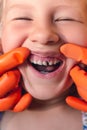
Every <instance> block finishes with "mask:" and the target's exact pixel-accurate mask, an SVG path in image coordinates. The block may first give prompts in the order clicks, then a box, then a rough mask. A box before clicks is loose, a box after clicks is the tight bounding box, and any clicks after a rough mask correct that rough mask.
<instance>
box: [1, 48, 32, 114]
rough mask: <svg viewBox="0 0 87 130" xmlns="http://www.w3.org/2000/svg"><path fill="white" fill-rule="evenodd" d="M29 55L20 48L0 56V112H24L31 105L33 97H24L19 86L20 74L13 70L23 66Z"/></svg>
mask: <svg viewBox="0 0 87 130" xmlns="http://www.w3.org/2000/svg"><path fill="white" fill-rule="evenodd" d="M29 53H30V52H29V50H28V49H27V48H25V47H20V48H17V49H14V50H12V51H10V52H8V53H6V54H3V55H1V56H0V75H1V77H0V111H6V110H12V111H14V112H19V111H23V110H24V109H26V108H27V107H28V106H29V104H30V103H31V100H32V97H31V95H30V94H29V93H26V94H24V95H22V88H21V86H19V85H18V84H19V81H20V78H21V75H20V72H19V71H18V70H17V69H12V68H14V67H17V66H18V65H20V64H22V63H23V62H24V61H25V60H26V58H27V56H28V55H29ZM9 70H10V71H9Z"/></svg>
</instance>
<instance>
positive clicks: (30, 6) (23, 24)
mask: <svg viewBox="0 0 87 130" xmlns="http://www.w3.org/2000/svg"><path fill="white" fill-rule="evenodd" d="M5 2H6V5H5V9H4V11H3V17H2V30H1V34H2V35H1V42H2V48H3V52H4V53H5V52H8V51H10V50H12V49H13V48H17V47H20V46H24V47H27V48H29V50H30V51H31V53H32V54H34V55H38V56H39V58H41V57H45V58H46V57H48V54H49V56H50V57H52V56H54V57H55V56H56V55H57V56H58V57H61V59H62V61H63V67H62V69H61V71H59V72H57V73H56V74H55V75H54V76H50V75H45V76H44V77H43V78H42V77H40V76H37V74H36V73H34V72H33V71H32V69H31V67H30V64H29V63H28V62H27V61H26V62H25V63H24V64H23V65H22V66H20V67H19V69H20V72H21V74H22V77H23V82H24V88H25V89H26V91H28V92H29V93H30V94H31V95H32V96H33V97H34V98H35V99H36V100H38V102H37V104H38V106H39V104H40V103H41V102H43V104H45V105H43V106H49V104H50V103H51V104H52V106H54V107H55V106H56V105H57V106H59V109H58V108H57V112H58V113H62V112H64V109H61V110H60V106H62V107H65V108H67V110H66V113H68V111H72V110H71V109H70V108H68V107H67V106H66V104H65V101H64V98H65V96H66V95H67V93H68V90H69V88H70V86H71V85H72V83H73V82H72V79H71V78H70V76H69V71H70V69H71V68H72V67H73V66H74V65H75V64H76V61H74V60H72V59H69V58H66V57H65V56H64V55H62V54H61V52H60V51H59V49H60V46H61V45H62V44H65V43H67V42H69V43H74V44H78V45H81V46H85V47H86V46H87V40H86V39H87V14H86V13H87V12H86V11H87V10H86V1H85V0H80V1H79V0H73V1H71V0H54V1H53V0H44V1H41V0H32V1H31V0H26V1H25V0H15V1H12V0H9V1H5ZM37 3H38V4H37ZM49 5H50V6H49ZM13 14H14V15H13ZM20 17H22V18H24V17H27V18H28V19H26V18H25V19H19V18H20ZM39 100H41V102H40V101H39ZM42 100H43V101H42ZM49 109H50V107H49ZM52 110H53V111H56V110H54V109H52ZM54 113H55V112H54ZM71 113H73V114H72V115H74V116H76V115H77V116H76V117H77V119H78V120H79V117H80V114H76V112H75V113H74V112H71ZM77 113H78V112H77ZM25 115H26V116H25V118H26V117H27V114H25ZM23 116H24V115H23ZM31 117H32V116H31ZM65 117H66V116H65ZM71 117H72V116H70V117H69V119H72V118H71ZM28 118H29V117H28ZM49 118H50V117H49ZM62 118H63V116H62ZM47 119H48V118H47ZM54 120H55V119H54ZM67 120H68V119H67ZM68 121H69V120H68ZM68 121H67V122H68ZM67 122H66V123H67ZM73 122H74V121H73ZM80 122H81V120H80ZM48 124H49V123H48ZM73 124H74V125H75V126H76V127H75V128H73V129H74V130H75V129H77V128H78V129H81V124H78V123H77V124H75V122H74V123H73ZM73 127H74V126H73ZM79 127H80V128H79ZM57 128H58V127H57ZM70 128H71V127H70ZM50 129H52V128H50ZM65 129H67V127H66V128H65ZM15 130H16V129H15ZM61 130H63V128H62V129H61Z"/></svg>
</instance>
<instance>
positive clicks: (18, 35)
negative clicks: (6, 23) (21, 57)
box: [1, 28, 26, 52]
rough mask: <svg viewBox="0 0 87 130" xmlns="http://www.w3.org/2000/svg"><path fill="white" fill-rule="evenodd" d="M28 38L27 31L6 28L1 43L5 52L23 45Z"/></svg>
mask: <svg viewBox="0 0 87 130" xmlns="http://www.w3.org/2000/svg"><path fill="white" fill-rule="evenodd" d="M25 40H26V33H25V32H24V31H20V30H19V29H13V28H5V29H4V30H3V31H2V36H1V43H2V48H3V51H4V52H8V51H10V50H12V49H14V48H17V47H20V46H22V44H23V43H24V41H25Z"/></svg>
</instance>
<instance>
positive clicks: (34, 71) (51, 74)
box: [27, 52, 65, 79]
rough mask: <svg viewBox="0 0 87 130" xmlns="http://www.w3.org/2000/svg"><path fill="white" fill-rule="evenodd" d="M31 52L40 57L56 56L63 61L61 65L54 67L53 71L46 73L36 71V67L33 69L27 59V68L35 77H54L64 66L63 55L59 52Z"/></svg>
mask: <svg viewBox="0 0 87 130" xmlns="http://www.w3.org/2000/svg"><path fill="white" fill-rule="evenodd" d="M31 54H33V55H38V56H40V57H44V58H46V57H49V56H50V57H57V58H58V59H60V60H61V61H63V63H62V64H61V66H60V67H59V68H58V69H56V70H55V71H53V72H50V73H47V74H42V73H40V72H39V71H37V70H36V69H34V67H33V66H32V65H31V63H30V62H29V59H28V60H27V64H28V65H29V69H30V70H31V71H32V73H33V74H34V75H36V76H37V77H40V78H43V79H51V78H54V77H56V76H57V75H58V74H60V73H61V72H62V70H63V68H64V66H65V58H64V56H63V55H61V54H58V53H55V52H52V53H51V52H50V53H34V52H32V53H31Z"/></svg>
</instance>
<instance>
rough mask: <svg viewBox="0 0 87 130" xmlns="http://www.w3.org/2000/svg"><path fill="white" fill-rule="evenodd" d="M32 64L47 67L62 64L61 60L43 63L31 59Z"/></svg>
mask: <svg viewBox="0 0 87 130" xmlns="http://www.w3.org/2000/svg"><path fill="white" fill-rule="evenodd" d="M30 62H31V63H33V64H38V65H44V66H47V65H55V64H57V63H58V62H60V60H57V59H54V60H50V61H41V60H38V61H37V60H33V59H30Z"/></svg>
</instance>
